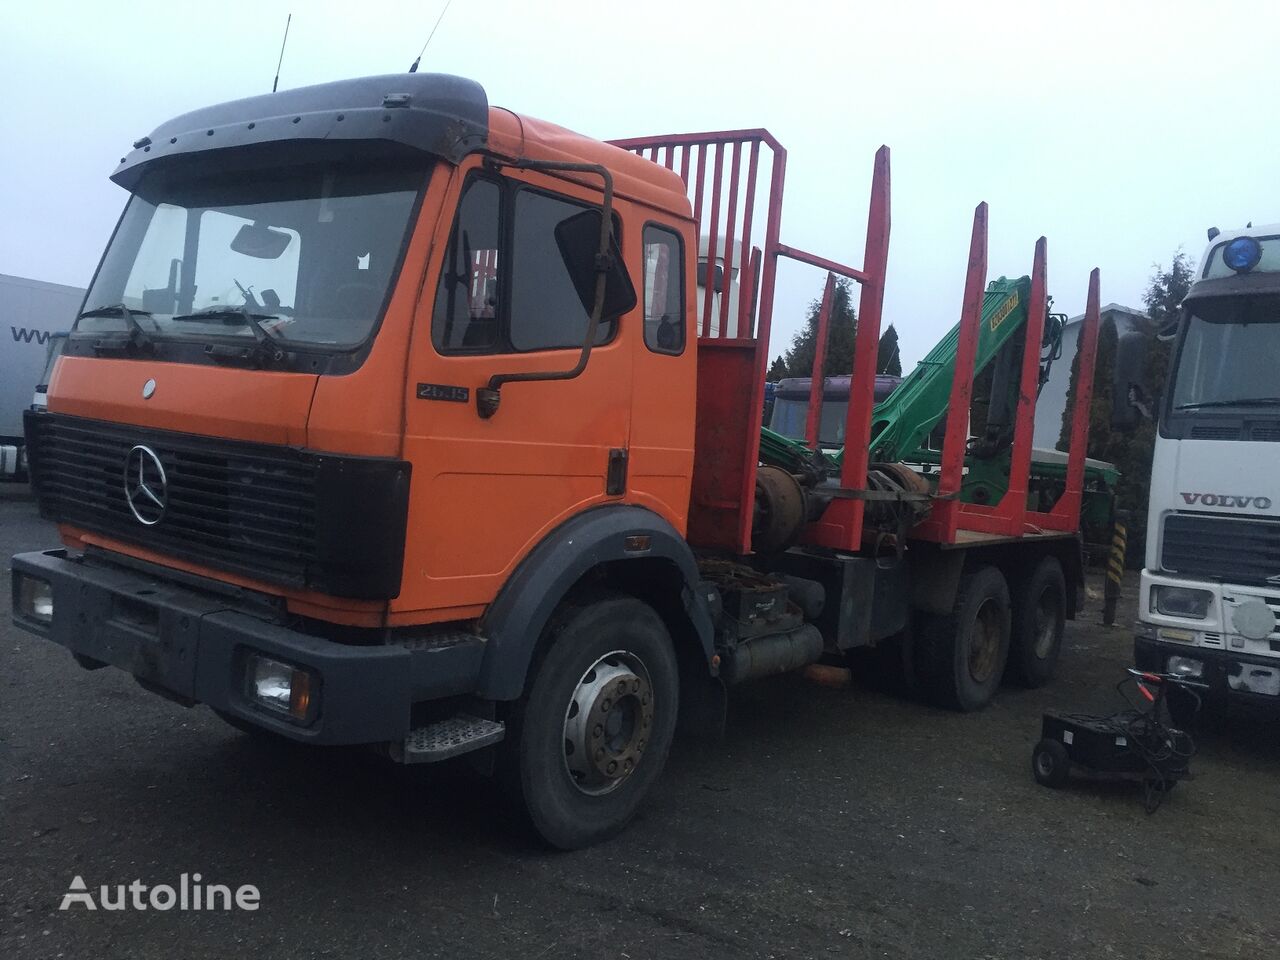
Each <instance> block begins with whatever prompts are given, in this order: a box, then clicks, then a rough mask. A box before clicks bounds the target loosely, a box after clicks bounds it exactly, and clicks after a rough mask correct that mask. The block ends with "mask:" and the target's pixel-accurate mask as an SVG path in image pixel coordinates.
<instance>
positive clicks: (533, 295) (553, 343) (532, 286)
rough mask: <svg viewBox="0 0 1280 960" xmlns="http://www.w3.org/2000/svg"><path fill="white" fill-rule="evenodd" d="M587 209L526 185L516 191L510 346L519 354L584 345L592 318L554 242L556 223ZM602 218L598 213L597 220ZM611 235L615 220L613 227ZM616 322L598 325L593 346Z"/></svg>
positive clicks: (604, 339) (607, 337)
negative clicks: (528, 187) (525, 187)
mask: <svg viewBox="0 0 1280 960" xmlns="http://www.w3.org/2000/svg"><path fill="white" fill-rule="evenodd" d="M586 209H588V207H587V206H586V205H585V204H578V203H571V202H569V201H567V200H561V199H559V198H558V197H552V196H548V195H547V194H545V193H538V192H535V191H533V190H529V189H521V190H519V191H517V192H516V195H515V216H514V224H515V229H514V230H513V232H512V246H511V254H512V255H511V346H512V348H513V349H515V350H518V351H520V352H525V351H529V350H557V349H570V348H574V347H581V346H582V338H583V337H584V336H586V333H587V323H588V322H589V320H590V316H589V315H588V313H587V309H586V307H585V306H583V303H582V298H581V297H580V296H579V295H578V290H577V288H576V287H575V286H574V285H573V279H572V278H571V277H570V276H569V271H568V270H566V269H565V265H564V260H563V258H562V257H561V255H560V246H559V244H558V243H557V242H556V233H555V230H556V227H557V226H558V225H559V224H560V223H561V222H562V221H565V220H568V219H570V218H571V217H575V216H577V215H578V214H580V213H582V211H583V210H586ZM599 222H600V220H599V218H598V217H597V218H596V223H597V225H598V224H599ZM614 230H615V234H616V231H617V224H616V222H615V225H614ZM616 325H617V320H616V319H613V320H609V321H607V322H604V323H601V324H600V327H599V329H598V330H596V340H595V342H596V343H597V344H600V343H606V342H607V341H609V340H610V339H612V337H613V331H614V328H615V326H616Z"/></svg>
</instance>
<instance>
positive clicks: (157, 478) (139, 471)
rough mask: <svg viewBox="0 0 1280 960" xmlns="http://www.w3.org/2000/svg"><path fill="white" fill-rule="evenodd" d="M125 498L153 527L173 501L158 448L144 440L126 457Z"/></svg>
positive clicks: (134, 511) (131, 507) (142, 521)
mask: <svg viewBox="0 0 1280 960" xmlns="http://www.w3.org/2000/svg"><path fill="white" fill-rule="evenodd" d="M124 498H125V501H126V502H127V503H128V504H129V509H130V510H131V511H133V515H134V516H135V517H137V519H138V522H139V523H142V524H145V525H146V526H148V527H153V526H155V525H156V524H157V523H159V522H160V518H161V517H163V516H164V508H165V507H166V506H167V505H168V503H169V481H168V479H167V478H166V477H165V475H164V465H163V464H162V463H161V462H160V458H159V457H158V456H156V452H155V451H154V450H152V449H151V448H150V447H144V446H142V445H141V444H139V445H138V446H136V447H134V448H133V449H132V450H130V451H129V453H128V454H127V455H126V456H125V458H124Z"/></svg>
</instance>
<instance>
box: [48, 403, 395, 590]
mask: <svg viewBox="0 0 1280 960" xmlns="http://www.w3.org/2000/svg"><path fill="white" fill-rule="evenodd" d="M26 426H27V442H28V454H29V456H30V460H31V469H32V480H33V484H34V486H35V489H36V495H37V497H38V499H39V502H40V512H41V514H42V515H43V516H45V517H48V518H50V519H53V520H57V521H59V522H62V523H68V524H72V525H74V526H77V527H81V528H83V529H85V530H89V531H93V532H95V533H101V534H105V535H107V536H110V537H113V538H115V539H119V540H122V541H125V542H128V543H133V544H136V545H138V546H140V547H144V548H146V549H148V550H154V551H156V552H158V553H161V554H166V555H169V556H173V557H177V558H180V559H183V560H188V561H192V562H194V563H197V564H200V565H202V566H207V567H212V568H215V569H220V570H225V571H228V572H231V573H237V574H241V575H244V576H247V577H250V578H252V579H256V580H261V581H264V582H267V583H274V584H279V585H281V586H292V587H307V588H311V589H315V590H320V591H323V592H327V593H332V594H334V595H336V596H347V597H361V598H369V599H373V598H389V597H394V596H396V594H397V593H398V592H399V582H400V569H399V565H400V563H401V560H402V558H403V548H404V531H405V523H406V520H407V512H408V485H409V465H408V464H406V463H403V462H401V461H395V460H381V459H374V458H366V457H346V456H341V455H333V454H321V453H314V452H311V451H307V450H297V449H294V448H291V447H279V446H270V445H266V444H256V443H245V442H242V441H237V440H224V439H218V438H215V437H203V436H193V435H190V434H182V433H172V432H169V431H161V430H152V429H147V428H142V427H133V426H127V425H123V424H117V423H104V422H100V421H95V420H86V419H82V418H79V417H68V416H64V415H61V414H50V413H40V414H36V413H33V414H28V416H27V418H26ZM138 445H143V446H146V447H148V448H150V450H151V451H153V452H154V453H155V455H156V457H157V458H158V459H159V461H160V464H161V466H162V467H163V468H164V473H165V481H166V484H165V485H166V488H167V503H166V506H165V508H164V512H163V515H162V516H161V517H160V520H159V522H157V523H155V524H154V525H152V526H147V525H145V524H143V523H141V522H139V520H138V518H137V517H135V516H134V514H133V512H132V511H131V510H130V508H129V503H128V500H127V498H126V493H125V460H126V458H127V457H128V456H129V451H130V450H132V449H133V448H134V447H135V446H138ZM148 519H150V517H148Z"/></svg>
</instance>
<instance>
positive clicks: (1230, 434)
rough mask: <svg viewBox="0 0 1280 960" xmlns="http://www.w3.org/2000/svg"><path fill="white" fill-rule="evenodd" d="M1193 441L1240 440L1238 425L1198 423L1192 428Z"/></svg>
mask: <svg viewBox="0 0 1280 960" xmlns="http://www.w3.org/2000/svg"><path fill="white" fill-rule="evenodd" d="M1191 439H1192V440H1239V439H1240V424H1238V423H1212V422H1210V423H1196V424H1193V425H1192V427H1191Z"/></svg>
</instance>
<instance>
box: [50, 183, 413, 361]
mask: <svg viewBox="0 0 1280 960" xmlns="http://www.w3.org/2000/svg"><path fill="white" fill-rule="evenodd" d="M425 181H426V169H425V168H424V167H423V166H421V165H403V164H398V165H386V164H383V165H370V164H368V163H364V164H361V165H360V166H358V167H357V166H344V165H335V164H326V165H312V166H305V167H299V166H294V167H275V168H268V169H258V170H249V171H244V170H241V171H237V172H235V173H214V174H210V173H207V172H202V173H200V174H198V175H192V174H186V175H184V174H183V173H182V172H181V171H180V170H177V171H169V172H164V171H157V172H156V173H153V174H151V175H149V176H148V177H146V178H145V179H144V180H143V181H142V183H141V184H140V185H139V187H138V190H137V192H136V193H135V194H134V196H133V197H132V198H131V199H130V200H129V205H128V207H127V208H126V209H125V212H124V216H123V217H122V218H121V221H120V225H119V227H118V228H117V230H116V233H115V236H114V237H113V238H112V240H111V244H110V246H109V247H108V248H107V252H106V254H105V256H104V257H103V261H102V266H101V267H100V268H99V270H98V274H97V276H96V277H95V278H94V281H93V284H92V286H91V287H90V288H89V292H88V295H87V296H86V298H85V304H84V309H83V311H82V313H81V315H80V317H79V318H78V319H77V321H76V326H75V332H76V333H92V334H94V335H97V334H100V333H103V332H117V333H124V334H127V335H129V336H130V337H137V338H139V339H140V340H143V341H148V340H150V341H156V340H163V339H185V340H192V339H195V340H213V339H218V338H253V339H256V340H263V339H269V340H271V341H273V342H276V343H282V344H296V345H300V346H305V347H308V348H312V349H314V348H331V349H343V348H348V349H349V348H351V347H354V346H357V345H359V344H360V343H362V342H363V341H364V340H365V339H366V338H367V337H368V336H369V335H370V333H371V331H372V330H373V329H374V327H375V325H376V324H377V323H378V321H379V319H380V317H381V313H382V310H383V306H384V304H385V302H386V299H387V294H388V291H389V288H390V286H391V282H392V279H393V278H394V277H395V275H396V271H397V269H398V266H399V263H400V258H401V253H402V250H403V248H404V244H405V238H406V234H407V232H408V229H409V226H410V223H411V215H412V212H413V209H414V204H415V202H416V200H417V197H418V193H419V190H420V189H421V187H422V185H423V184H424V183H425Z"/></svg>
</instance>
